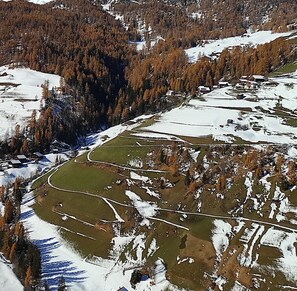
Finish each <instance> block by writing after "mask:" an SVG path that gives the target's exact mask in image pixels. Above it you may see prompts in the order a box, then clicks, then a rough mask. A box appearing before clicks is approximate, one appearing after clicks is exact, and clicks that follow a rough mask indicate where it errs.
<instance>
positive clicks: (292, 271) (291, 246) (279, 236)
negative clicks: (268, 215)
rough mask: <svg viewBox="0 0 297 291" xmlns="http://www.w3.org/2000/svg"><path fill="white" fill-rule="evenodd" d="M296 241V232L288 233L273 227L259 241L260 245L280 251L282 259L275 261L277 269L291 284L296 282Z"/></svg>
mask: <svg viewBox="0 0 297 291" xmlns="http://www.w3.org/2000/svg"><path fill="white" fill-rule="evenodd" d="M296 241H297V233H296V232H290V233H289V232H286V231H282V230H277V229H274V228H273V227H271V228H269V229H268V230H267V232H266V233H265V234H264V235H263V236H262V238H261V240H260V244H262V245H265V246H270V247H275V248H278V249H279V250H280V251H281V253H282V257H281V258H279V259H277V265H278V266H277V268H278V269H279V270H280V271H282V272H283V273H284V275H285V277H286V278H287V280H290V281H292V282H296V281H297V256H296V247H295V244H296Z"/></svg>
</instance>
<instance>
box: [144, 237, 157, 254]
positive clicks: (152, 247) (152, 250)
mask: <svg viewBox="0 0 297 291" xmlns="http://www.w3.org/2000/svg"><path fill="white" fill-rule="evenodd" d="M158 249H159V247H158V246H157V241H156V239H155V238H153V239H152V242H151V244H150V247H149V248H148V251H147V256H148V257H150V256H152V255H153V254H154V253H155V252H156V251H157V250H158Z"/></svg>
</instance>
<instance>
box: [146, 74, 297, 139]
mask: <svg viewBox="0 0 297 291" xmlns="http://www.w3.org/2000/svg"><path fill="white" fill-rule="evenodd" d="M272 81H275V82H276V83H277V85H276V86H271V85H268V84H262V85H261V86H260V88H259V89H257V90H245V91H242V92H243V93H242V92H241V91H236V89H234V88H233V87H231V86H229V87H226V88H222V89H217V90H214V91H212V92H211V93H208V94H205V95H203V96H202V98H200V99H192V100H191V101H190V102H189V103H188V104H186V105H183V106H181V107H179V108H175V109H173V110H171V111H169V112H166V113H164V114H162V115H161V116H160V118H159V119H158V120H157V122H155V123H154V124H153V125H151V126H148V127H146V128H144V131H148V132H157V133H162V134H164V133H167V134H171V135H177V136H191V137H201V136H212V137H213V139H214V140H221V141H226V142H232V141H233V140H234V137H238V138H241V139H243V140H244V141H246V142H247V143H248V142H269V143H292V144H296V143H297V127H294V126H290V125H289V124H287V123H286V120H285V119H284V117H280V116H279V111H281V112H284V113H285V116H287V117H289V118H290V119H295V118H296V116H297V115H296V109H297V92H296V89H295V88H297V72H295V73H293V74H291V75H290V76H288V77H281V78H274V79H272ZM240 93H242V94H243V95H244V96H243V99H238V95H239V94H240ZM276 110H278V113H277V112H276ZM144 135H145V133H143V135H142V136H144ZM150 135H151V133H149V134H148V136H150Z"/></svg>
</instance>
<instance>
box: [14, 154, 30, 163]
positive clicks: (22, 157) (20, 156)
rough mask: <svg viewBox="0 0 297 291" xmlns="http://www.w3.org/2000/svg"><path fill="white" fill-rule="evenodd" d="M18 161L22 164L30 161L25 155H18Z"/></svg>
mask: <svg viewBox="0 0 297 291" xmlns="http://www.w3.org/2000/svg"><path fill="white" fill-rule="evenodd" d="M17 159H18V160H19V161H20V162H21V163H26V162H27V161H28V159H27V157H26V156H25V155H17Z"/></svg>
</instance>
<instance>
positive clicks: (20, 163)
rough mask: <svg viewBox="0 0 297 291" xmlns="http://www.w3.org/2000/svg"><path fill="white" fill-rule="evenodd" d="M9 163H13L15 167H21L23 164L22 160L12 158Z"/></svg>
mask: <svg viewBox="0 0 297 291" xmlns="http://www.w3.org/2000/svg"><path fill="white" fill-rule="evenodd" d="M9 164H10V165H12V167H13V168H20V167H21V166H22V165H23V164H22V162H21V161H20V160H14V159H13V160H10V161H9Z"/></svg>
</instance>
